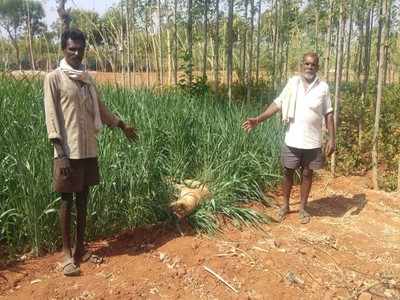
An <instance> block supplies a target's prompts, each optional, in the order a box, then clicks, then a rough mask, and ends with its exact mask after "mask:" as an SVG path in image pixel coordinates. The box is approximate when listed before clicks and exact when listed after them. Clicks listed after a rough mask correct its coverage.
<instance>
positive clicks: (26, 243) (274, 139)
mask: <svg viewBox="0 0 400 300" xmlns="http://www.w3.org/2000/svg"><path fill="white" fill-rule="evenodd" d="M0 86H1V91H0V106H1V107H0V132H1V137H2V141H1V143H0V164H1V169H0V230H1V231H0V233H1V237H0V242H3V243H4V242H5V243H7V245H8V247H9V250H10V251H15V250H18V251H20V250H21V249H24V250H28V249H33V250H36V251H38V250H40V249H50V250H51V249H55V248H56V247H57V246H59V244H60V237H59V229H58V215H57V208H58V205H59V200H60V199H59V198H58V195H57V194H55V193H53V192H52V191H51V178H52V174H51V166H52V162H51V159H52V147H51V145H50V143H49V141H48V140H47V136H46V129H45V124H44V110H43V92H42V82H41V81H16V80H13V79H9V78H6V77H3V78H0ZM102 92H103V100H104V101H105V102H106V103H107V104H108V106H109V107H110V109H111V110H112V111H114V112H115V113H117V114H118V115H120V116H121V118H122V119H123V120H126V121H127V122H130V123H131V124H134V125H135V127H137V128H138V130H139V136H140V137H139V140H138V141H137V142H136V143H128V142H127V141H126V139H125V138H124V136H123V134H122V132H121V131H120V130H118V129H107V128H106V129H104V130H103V131H102V134H101V136H100V138H99V158H100V159H99V160H100V169H101V175H102V182H101V184H100V185H99V186H96V187H94V188H93V189H92V193H91V200H90V204H89V213H88V214H89V217H88V235H89V238H90V239H93V238H96V237H99V236H103V235H107V234H110V233H114V232H117V231H118V230H121V229H123V228H131V227H136V226H140V225H143V224H151V223H154V222H158V221H163V220H167V219H169V218H171V213H170V212H169V209H168V204H169V203H170V201H171V200H172V194H173V186H172V185H171V182H170V179H171V178H175V179H176V180H181V179H187V178H194V179H196V180H199V181H201V182H205V183H207V185H208V186H209V189H210V190H211V192H212V193H213V198H212V199H211V200H210V201H208V202H206V203H204V204H203V205H201V206H200V207H199V208H198V209H197V210H196V211H195V212H194V213H193V214H192V215H191V216H190V217H189V221H190V222H191V224H192V225H193V226H194V227H195V228H196V229H198V230H204V231H215V230H217V228H218V226H219V224H218V218H217V216H218V215H224V216H226V217H228V218H231V219H232V220H234V222H236V223H238V224H257V223H258V222H262V221H264V220H265V219H263V217H262V216H260V215H259V214H257V213H255V212H254V211H252V210H250V209H248V208H245V207H241V204H242V203H245V202H248V201H251V200H260V199H263V190H264V189H265V188H267V187H270V186H273V185H275V184H276V182H277V180H278V179H279V177H280V175H279V173H280V170H279V169H280V167H279V147H280V144H281V136H282V134H281V133H282V132H281V128H280V125H279V121H278V120H277V119H274V120H271V121H269V122H267V123H266V124H263V125H262V126H261V128H258V129H257V130H255V131H254V132H253V133H252V134H250V135H247V134H245V133H244V132H243V130H242V129H241V123H242V122H243V120H244V119H245V117H246V116H248V115H254V114H256V113H258V112H259V110H260V109H261V104H248V105H242V104H241V105H231V106H228V104H227V103H226V102H225V101H223V100H221V99H218V98H215V97H214V96H211V95H210V96H203V97H195V96H189V95H187V94H183V93H180V92H178V91H166V92H163V93H161V94H157V93H155V92H152V91H145V90H139V91H127V90H122V89H115V88H110V87H108V88H107V87H106V88H103V90H102Z"/></svg>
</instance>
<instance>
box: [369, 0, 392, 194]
mask: <svg viewBox="0 0 400 300" xmlns="http://www.w3.org/2000/svg"><path fill="white" fill-rule="evenodd" d="M387 18H388V0H383V10H382V15H381V19H382V21H383V29H382V39H383V40H382V42H381V47H380V52H379V53H380V55H379V69H378V87H377V95H376V106H375V124H374V133H373V137H372V182H373V185H374V189H375V190H377V189H379V185H378V140H379V121H380V115H381V101H382V90H383V76H384V74H383V66H384V61H385V54H386V49H385V47H386V46H387V45H386V37H387V35H386V32H387V30H388V28H387Z"/></svg>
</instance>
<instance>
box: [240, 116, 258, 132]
mask: <svg viewBox="0 0 400 300" xmlns="http://www.w3.org/2000/svg"><path fill="white" fill-rule="evenodd" d="M258 124H259V120H258V118H247V120H246V121H245V122H244V123H243V124H242V128H243V129H244V131H246V133H249V132H250V131H252V130H253V129H254V128H255V127H257V125H258Z"/></svg>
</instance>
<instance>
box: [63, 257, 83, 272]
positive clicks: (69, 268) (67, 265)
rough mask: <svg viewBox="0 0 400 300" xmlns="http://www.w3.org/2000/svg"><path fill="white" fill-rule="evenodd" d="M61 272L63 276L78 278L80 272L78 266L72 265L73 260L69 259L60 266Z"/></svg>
mask: <svg viewBox="0 0 400 300" xmlns="http://www.w3.org/2000/svg"><path fill="white" fill-rule="evenodd" d="M62 272H63V274H64V276H78V275H79V274H80V273H81V270H80V268H79V266H77V265H76V264H75V263H74V260H73V258H70V259H67V260H66V261H65V262H64V263H63V264H62Z"/></svg>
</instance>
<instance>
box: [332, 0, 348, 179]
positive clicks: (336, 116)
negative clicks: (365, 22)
mask: <svg viewBox="0 0 400 300" xmlns="http://www.w3.org/2000/svg"><path fill="white" fill-rule="evenodd" d="M339 7H340V11H339V17H340V19H339V30H338V39H337V40H338V43H337V45H336V52H337V59H336V79H335V103H334V105H335V108H334V124H335V131H336V130H337V127H338V120H339V110H340V85H341V80H342V66H343V44H344V31H345V4H344V0H340V4H339ZM335 171H336V154H335V153H333V154H332V160H331V173H332V176H335Z"/></svg>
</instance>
